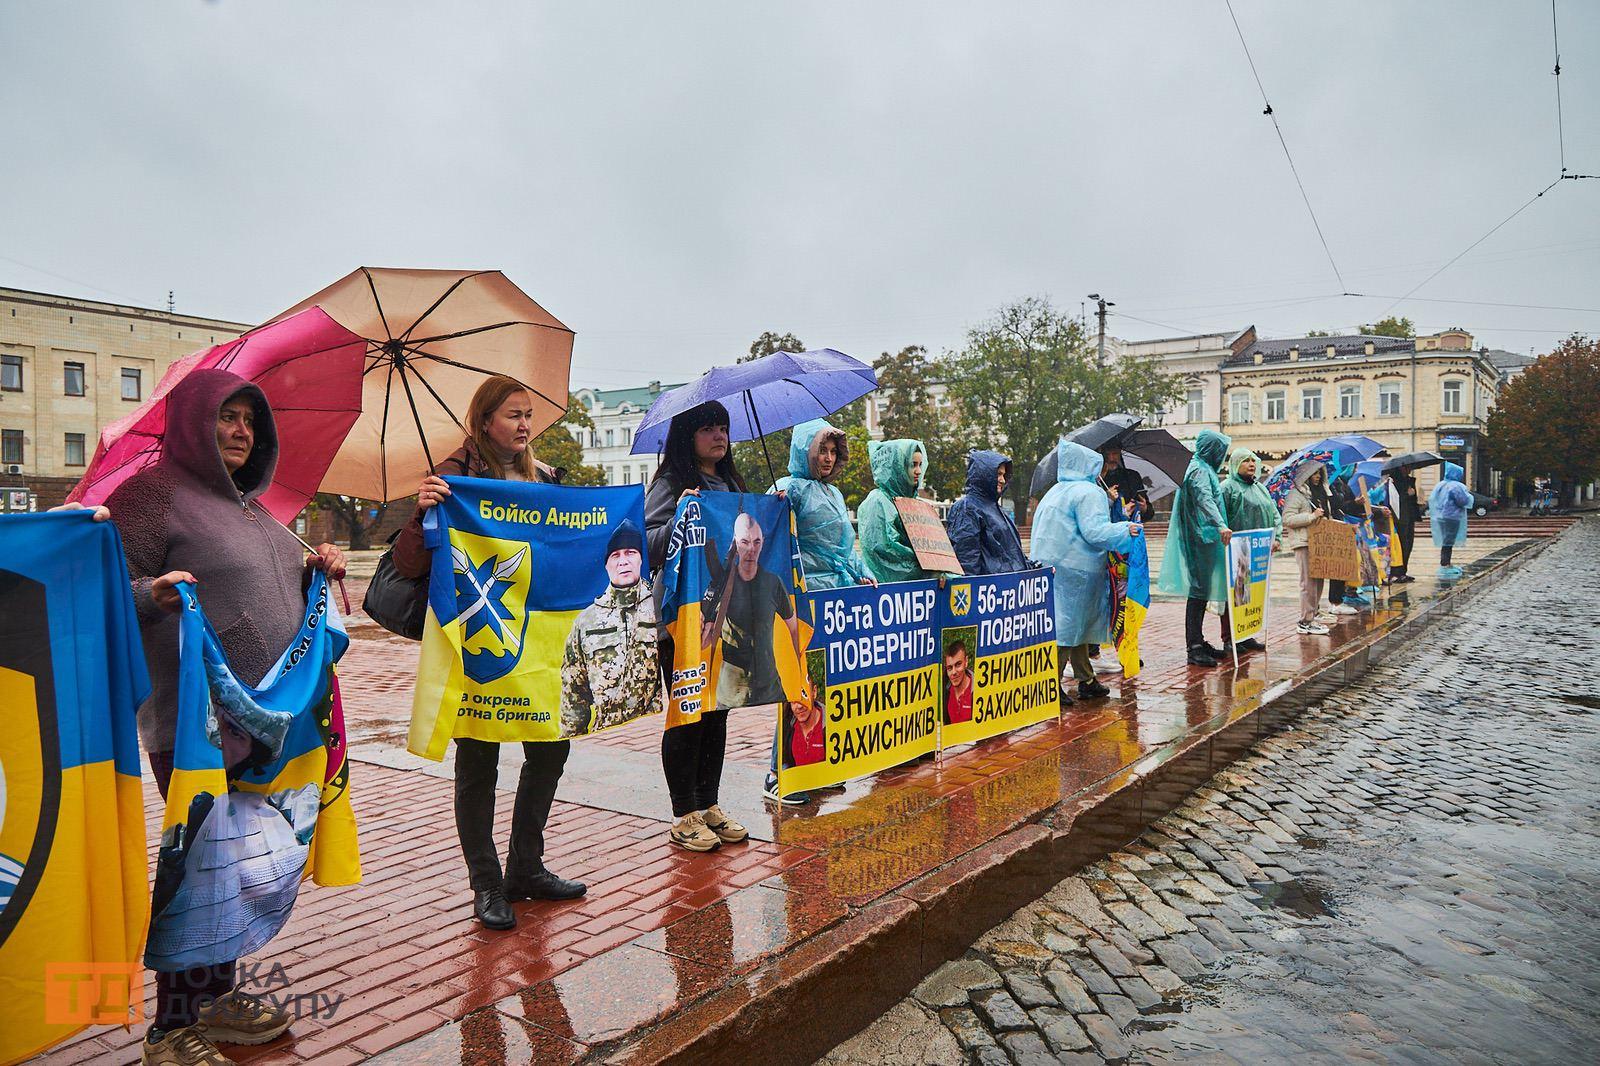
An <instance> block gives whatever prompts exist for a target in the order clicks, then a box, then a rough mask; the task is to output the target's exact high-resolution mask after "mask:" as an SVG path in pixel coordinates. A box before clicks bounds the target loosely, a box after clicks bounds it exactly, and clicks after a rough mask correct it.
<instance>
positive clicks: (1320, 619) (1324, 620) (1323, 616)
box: [1312, 611, 1339, 626]
mask: <svg viewBox="0 0 1600 1066" xmlns="http://www.w3.org/2000/svg"><path fill="white" fill-rule="evenodd" d="M1338 620H1339V619H1338V617H1337V616H1335V615H1331V614H1329V613H1328V612H1327V611H1318V612H1317V614H1316V617H1315V618H1313V619H1312V621H1313V622H1315V623H1317V624H1318V625H1322V626H1331V625H1333V624H1334V623H1335V622H1337V621H1338Z"/></svg>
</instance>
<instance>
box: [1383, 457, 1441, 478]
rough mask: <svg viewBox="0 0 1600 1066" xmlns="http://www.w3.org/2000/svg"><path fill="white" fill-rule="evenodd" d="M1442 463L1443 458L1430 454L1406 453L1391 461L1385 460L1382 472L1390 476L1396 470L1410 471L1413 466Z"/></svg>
mask: <svg viewBox="0 0 1600 1066" xmlns="http://www.w3.org/2000/svg"><path fill="white" fill-rule="evenodd" d="M1442 462H1444V456H1442V455H1435V454H1434V453H1432V452H1406V453H1405V454H1404V455H1397V456H1395V457H1394V458H1393V459H1389V460H1386V461H1385V462H1384V464H1383V472H1384V473H1385V474H1392V473H1394V472H1395V471H1396V470H1410V469H1411V468H1412V467H1415V466H1432V465H1433V464H1434V463H1442Z"/></svg>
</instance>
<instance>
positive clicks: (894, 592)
mask: <svg viewBox="0 0 1600 1066" xmlns="http://www.w3.org/2000/svg"><path fill="white" fill-rule="evenodd" d="M938 594H939V586H938V582H936V581H902V582H895V583H892V584H885V585H878V586H876V587H873V586H870V585H857V586H854V587H851V588H842V589H829V590H826V591H821V592H815V593H810V594H807V595H806V596H804V597H803V598H802V600H801V608H800V614H801V616H802V618H803V619H804V620H805V626H803V627H802V628H803V629H806V628H808V629H810V630H811V633H810V640H809V642H808V644H807V649H806V652H805V659H806V676H807V680H808V685H807V688H808V689H809V700H803V701H800V702H797V703H793V704H787V705H785V706H784V707H783V708H782V710H781V714H782V719H781V721H780V723H779V737H780V741H781V753H780V758H779V777H780V778H781V780H780V782H779V787H780V788H781V789H782V790H783V791H784V792H785V793H789V792H801V791H806V790H809V789H813V788H819V787H821V786H823V785H830V784H837V783H839V782H841V781H847V780H849V779H850V778H853V777H862V776H864V775H866V774H871V773H876V772H877V771H879V770H886V769H888V768H889V767H891V766H896V765H898V764H900V763H903V762H906V761H908V760H910V759H914V758H916V757H917V756H919V755H925V754H927V753H928V752H931V751H933V750H934V747H935V745H936V744H937V742H938V741H937V736H938V715H939V642H938V635H937V634H938V630H937V628H936V627H937V625H938Z"/></svg>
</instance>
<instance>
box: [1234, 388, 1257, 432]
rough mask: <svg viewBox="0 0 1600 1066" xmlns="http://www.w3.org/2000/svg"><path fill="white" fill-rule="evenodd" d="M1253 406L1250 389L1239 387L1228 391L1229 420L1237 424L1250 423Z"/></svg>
mask: <svg viewBox="0 0 1600 1066" xmlns="http://www.w3.org/2000/svg"><path fill="white" fill-rule="evenodd" d="M1251 406H1252V405H1251V403H1250V393H1249V391H1248V390H1246V389H1239V390H1237V391H1234V392H1230V393H1228V421H1229V422H1230V423H1231V424H1233V425H1236V426H1245V425H1249V424H1250V415H1251V410H1250V408H1251ZM1241 411H1242V412H1243V413H1242V414H1241V413H1240V412H1241Z"/></svg>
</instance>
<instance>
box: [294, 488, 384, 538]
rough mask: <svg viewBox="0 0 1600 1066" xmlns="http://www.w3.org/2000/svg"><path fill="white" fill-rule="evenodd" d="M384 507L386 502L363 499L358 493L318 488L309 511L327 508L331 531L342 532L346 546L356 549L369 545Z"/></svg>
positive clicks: (337, 534)
mask: <svg viewBox="0 0 1600 1066" xmlns="http://www.w3.org/2000/svg"><path fill="white" fill-rule="evenodd" d="M388 509H389V505H388V504H386V503H377V502H375V501H373V500H364V499H362V498H361V497H359V496H336V495H334V494H333V493H331V492H319V493H317V494H316V495H315V496H314V497H312V499H311V507H310V508H309V513H310V514H315V513H316V512H317V511H326V512H328V515H329V517H330V518H331V519H332V521H333V529H334V535H335V536H339V535H341V534H342V535H343V536H344V538H345V539H346V540H347V541H348V542H349V544H350V550H351V551H353V552H359V551H366V550H367V549H368V548H370V547H372V531H373V530H374V529H376V528H378V523H379V522H382V521H383V516H384V513H385V512H386V511H387V510H388Z"/></svg>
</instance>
